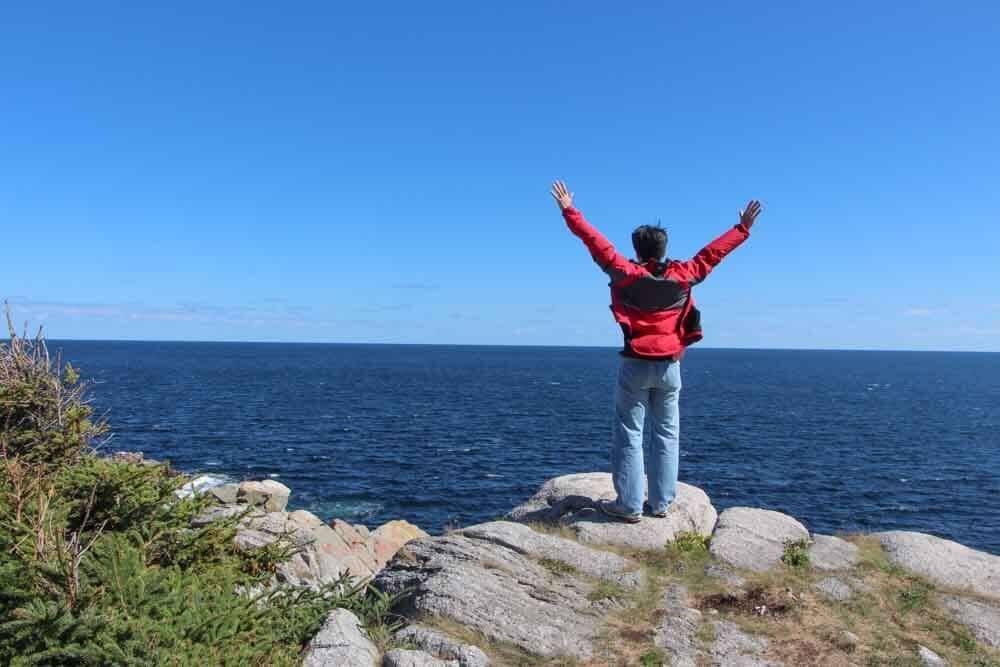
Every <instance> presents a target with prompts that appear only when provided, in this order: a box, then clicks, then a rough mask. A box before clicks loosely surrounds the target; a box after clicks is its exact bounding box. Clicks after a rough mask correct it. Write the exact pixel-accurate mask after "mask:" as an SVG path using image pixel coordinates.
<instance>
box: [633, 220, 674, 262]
mask: <svg viewBox="0 0 1000 667" xmlns="http://www.w3.org/2000/svg"><path fill="white" fill-rule="evenodd" d="M632 247H633V248H635V254H636V255H638V256H639V259H640V260H641V261H643V262H645V261H646V260H649V259H655V260H656V261H660V260H662V259H663V256H664V255H666V254H667V230H665V229H664V228H663V227H661V226H660V225H655V226H654V225H643V226H641V227H636V228H635V231H634V232H632Z"/></svg>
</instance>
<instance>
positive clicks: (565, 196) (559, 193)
mask: <svg viewBox="0 0 1000 667" xmlns="http://www.w3.org/2000/svg"><path fill="white" fill-rule="evenodd" d="M552 198H553V199H555V200H556V203H557V204H559V208H560V209H561V210H563V211H565V210H566V209H568V208H573V193H572V192H570V191H569V190H567V189H566V184H565V183H563V182H562V181H556V182H555V183H553V184H552Z"/></svg>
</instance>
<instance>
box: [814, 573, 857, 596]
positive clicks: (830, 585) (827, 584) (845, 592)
mask: <svg viewBox="0 0 1000 667" xmlns="http://www.w3.org/2000/svg"><path fill="white" fill-rule="evenodd" d="M813 588H815V589H816V590H818V591H819V592H820V593H822V594H823V595H825V596H826V597H828V598H830V599H831V600H836V601H837V602H844V601H845V600H849V599H850V598H851V596H852V595H854V589H853V588H851V587H850V586H848V585H847V584H846V583H845V582H844V580H843V579H841V578H840V577H827V578H826V579H822V580H820V581H817V582H816V583H815V584H813Z"/></svg>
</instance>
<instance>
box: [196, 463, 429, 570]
mask: <svg viewBox="0 0 1000 667" xmlns="http://www.w3.org/2000/svg"><path fill="white" fill-rule="evenodd" d="M192 488H195V487H192ZM196 492H198V493H204V494H207V495H208V496H209V497H210V498H212V499H213V500H215V501H217V502H218V503H219V504H216V505H213V506H211V507H209V508H208V509H207V510H206V511H205V512H204V513H202V514H201V515H200V516H198V517H195V519H193V520H192V522H191V525H192V526H193V527H196V528H197V527H201V526H205V525H207V524H209V523H211V522H213V521H222V520H227V519H235V520H236V521H237V531H236V538H235V541H236V546H237V548H239V549H242V550H253V549H259V548H261V547H265V546H267V545H269V544H273V543H275V542H278V541H279V540H280V541H284V542H285V543H287V544H291V545H293V546H294V547H295V548H296V552H295V553H294V554H293V555H292V556H291V558H289V559H288V560H287V561H285V562H284V563H282V564H281V565H279V566H278V569H277V572H276V579H277V581H278V582H280V583H286V584H290V585H293V586H309V587H313V588H316V587H319V586H321V585H323V584H327V583H331V582H334V581H337V579H339V578H340V577H341V576H343V575H344V574H349V575H351V576H353V577H356V578H359V579H371V578H372V577H373V576H375V574H376V573H378V572H379V571H380V570H381V569H382V568H383V567H384V566H385V564H386V563H387V562H388V561H389V559H390V558H392V556H393V555H395V553H396V552H397V551H398V550H399V548H400V547H402V546H403V545H404V544H406V542H408V541H410V540H412V539H416V538H419V537H426V536H427V533H425V532H424V531H422V530H420V529H419V528H417V527H416V526H414V525H412V524H410V523H407V522H406V521H390V522H389V523H387V524H385V525H384V526H381V527H379V528H377V529H376V530H375V531H373V532H369V530H368V528H367V527H365V526H355V525H352V524H350V523H348V522H347V521H343V520H341V519H334V520H333V521H332V522H330V524H326V523H324V522H323V520H322V519H320V518H319V517H317V516H316V515H315V514H313V513H312V512H307V511H305V510H295V511H293V512H286V511H284V509H285V507H286V505H287V503H288V497H289V490H288V487H286V486H285V485H283V484H279V483H278V482H275V481H273V480H264V481H262V482H254V481H249V482H241V483H240V484H238V485H237V484H213V485H211V486H205V483H203V484H202V485H201V486H199V487H197V489H196ZM276 508H278V509H276Z"/></svg>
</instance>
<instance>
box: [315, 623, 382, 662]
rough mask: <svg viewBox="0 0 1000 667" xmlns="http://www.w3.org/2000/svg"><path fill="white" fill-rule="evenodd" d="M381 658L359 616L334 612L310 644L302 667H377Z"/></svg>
mask: <svg viewBox="0 0 1000 667" xmlns="http://www.w3.org/2000/svg"><path fill="white" fill-rule="evenodd" d="M378 657H379V652H378V648H377V647H376V646H375V644H374V643H372V640H371V639H369V638H368V635H367V634H365V631H364V629H363V628H362V627H361V623H360V622H359V621H358V617H357V616H355V615H354V614H352V613H351V612H349V611H347V610H346V609H334V610H333V611H331V612H330V614H329V615H328V616H327V617H326V621H324V623H323V627H322V628H320V631H319V632H318V633H317V634H316V636H315V637H313V638H312V640H311V641H310V642H309V646H308V648H307V650H306V657H305V660H304V661H303V662H302V667H346V666H347V665H350V666H351V667H376V666H377V665H378Z"/></svg>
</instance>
